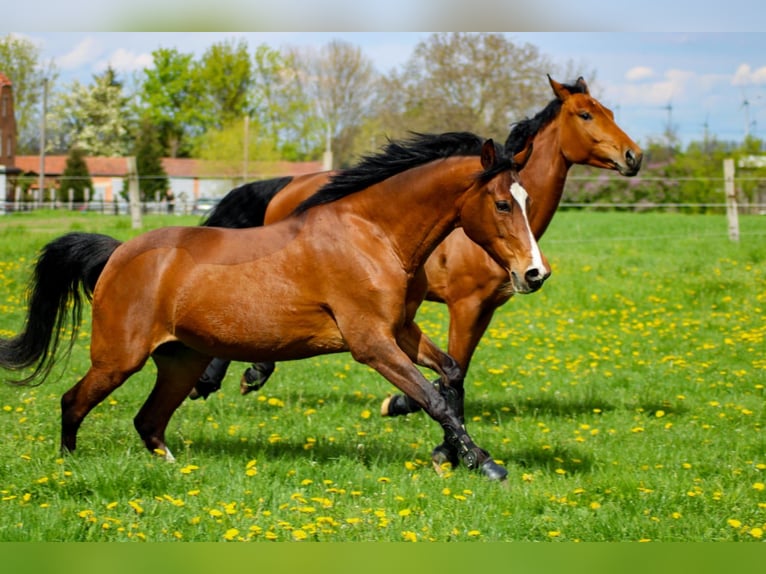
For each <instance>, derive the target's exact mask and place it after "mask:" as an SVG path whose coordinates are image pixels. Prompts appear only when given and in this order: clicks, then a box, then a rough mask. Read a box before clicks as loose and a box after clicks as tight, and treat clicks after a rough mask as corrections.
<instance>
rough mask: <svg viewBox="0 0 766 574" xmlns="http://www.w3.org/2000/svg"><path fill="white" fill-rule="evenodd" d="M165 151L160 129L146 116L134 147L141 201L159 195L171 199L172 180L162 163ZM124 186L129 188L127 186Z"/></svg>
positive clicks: (161, 197)
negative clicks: (169, 178)
mask: <svg viewBox="0 0 766 574" xmlns="http://www.w3.org/2000/svg"><path fill="white" fill-rule="evenodd" d="M163 151H164V150H163V147H162V144H161V143H160V134H159V130H158V129H157V128H156V127H155V125H154V123H153V122H152V121H151V120H150V119H149V118H144V119H143V120H142V121H141V124H140V127H139V130H138V133H137V135H136V139H135V147H134V149H133V153H134V155H135V157H136V169H137V171H138V185H139V189H140V192H141V201H154V200H155V198H156V197H157V196H159V198H160V199H161V200H162V199H170V197H169V195H168V192H169V190H170V182H169V181H168V175H167V172H165V168H164V167H163V165H162V157H163V155H164V153H163ZM124 187H125V189H127V187H126V186H124Z"/></svg>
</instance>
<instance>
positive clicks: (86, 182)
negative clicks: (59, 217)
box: [58, 146, 93, 203]
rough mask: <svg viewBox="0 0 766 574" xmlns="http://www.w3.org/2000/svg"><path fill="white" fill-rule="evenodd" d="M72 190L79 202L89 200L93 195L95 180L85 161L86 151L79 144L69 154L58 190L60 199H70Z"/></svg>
mask: <svg viewBox="0 0 766 574" xmlns="http://www.w3.org/2000/svg"><path fill="white" fill-rule="evenodd" d="M70 190H72V191H73V192H74V193H73V196H72V199H73V201H75V202H78V203H82V202H84V201H89V200H90V199H91V197H92V196H93V181H92V180H91V178H90V172H89V171H88V166H87V164H86V163H85V151H84V150H83V149H82V148H79V147H77V146H73V147H72V149H70V150H69V155H68V156H67V160H66V166H65V167H64V173H63V174H62V176H61V186H60V187H59V192H58V198H59V201H69V191H70Z"/></svg>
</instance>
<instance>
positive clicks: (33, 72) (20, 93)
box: [0, 34, 56, 154]
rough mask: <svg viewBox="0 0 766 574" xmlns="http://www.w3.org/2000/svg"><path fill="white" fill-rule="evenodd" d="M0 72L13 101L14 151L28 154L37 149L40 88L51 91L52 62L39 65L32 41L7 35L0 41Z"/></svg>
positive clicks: (38, 141) (52, 78) (37, 52)
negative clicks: (10, 86) (6, 82)
mask: <svg viewBox="0 0 766 574" xmlns="http://www.w3.org/2000/svg"><path fill="white" fill-rule="evenodd" d="M0 72H2V73H3V74H5V75H6V76H7V77H8V79H10V80H11V82H13V100H14V109H15V112H16V126H17V129H18V133H19V136H18V142H17V146H18V147H17V151H18V153H19V154H31V153H35V152H37V151H38V150H39V147H40V138H39V134H40V130H39V126H40V113H41V111H40V103H41V101H42V94H43V85H44V82H45V79H47V80H48V89H49V90H50V89H51V88H52V85H53V82H54V81H55V78H56V71H55V68H54V66H53V64H52V63H50V64H48V65H43V64H41V62H40V47H39V46H37V45H36V44H34V43H33V42H32V41H31V40H28V39H26V38H23V37H20V36H16V35H14V34H8V35H6V36H3V37H2V38H0Z"/></svg>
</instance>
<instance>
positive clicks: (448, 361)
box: [443, 355, 465, 382]
mask: <svg viewBox="0 0 766 574" xmlns="http://www.w3.org/2000/svg"><path fill="white" fill-rule="evenodd" d="M445 357H446V358H445V360H444V367H443V368H444V376H445V377H447V379H448V380H449V381H451V382H452V381H462V380H463V379H464V378H465V373H464V372H463V368H462V367H461V366H460V363H458V362H457V361H456V360H455V359H453V358H452V356H451V355H445Z"/></svg>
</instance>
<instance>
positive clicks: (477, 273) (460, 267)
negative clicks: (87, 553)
mask: <svg viewBox="0 0 766 574" xmlns="http://www.w3.org/2000/svg"><path fill="white" fill-rule="evenodd" d="M548 81H549V83H550V86H551V89H552V91H553V94H554V99H553V100H551V101H550V102H549V103H548V104H547V105H546V106H545V107H544V108H543V109H542V110H541V111H539V112H538V113H537V114H536V115H535V116H534V117H532V118H529V119H525V120H523V121H521V122H518V123H516V124H515V125H514V126H513V128H512V130H511V132H510V134H509V135H508V138H507V140H506V142H505V147H506V153H518V152H519V151H520V150H522V149H523V148H524V147H526V146H527V145H528V143H529V142H530V141H531V142H532V144H533V151H532V155H531V156H530V158H529V160H528V161H527V162H526V164H525V165H524V167H523V168H522V170H521V176H522V180H523V183H524V187H525V189H526V190H527V192H528V193H529V197H530V208H529V217H530V225H531V227H532V231H533V232H534V234H535V237H536V238H537V239H538V240H539V239H540V238H541V237H542V235H543V233H544V232H545V230H546V229H547V227H548V225H549V223H550V222H551V220H552V218H553V215H554V214H555V212H556V209H557V208H558V205H559V202H560V200H561V196H562V194H563V191H564V184H565V183H566V178H567V174H568V173H569V170H570V168H571V167H572V165H575V164H580V165H588V166H592V167H597V168H601V169H606V170H613V171H616V172H618V173H620V174H621V175H624V176H628V177H630V176H634V175H636V174H637V173H638V171H639V169H640V167H641V161H642V157H643V154H642V151H641V148H640V147H639V146H638V145H637V144H636V143H635V142H634V141H633V140H632V139H631V138H630V137H629V136H628V135H627V134H626V133H625V132H624V131H623V130H622V129H621V128H620V127H619V126H618V125H617V123H615V121H614V114H613V113H612V112H611V110H609V109H608V108H606V107H605V106H604V105H603V104H601V102H599V101H598V100H597V99H596V98H594V97H593V96H592V95H591V94H590V93H589V90H588V86H587V84H586V83H585V81H584V80H583V79H582V78H578V80H577V81H576V82H574V83H573V84H571V85H566V84H561V83H559V82H556V81H555V80H553V79H551V78H550V76H549V77H548ZM331 175H332V174H331V173H329V172H320V173H316V174H311V175H305V176H300V177H295V178H281V179H274V180H267V181H257V182H253V183H249V184H246V185H243V186H241V187H239V188H237V189H235V190H232V191H231V192H229V193H228V194H227V195H226V196H225V197H224V198H223V199H222V200H221V202H220V203H219V204H218V206H217V207H216V209H215V210H214V211H213V212H212V213H211V214H210V216H209V217H208V219H207V220H206V221H205V223H204V225H210V226H220V227H250V226H254V225H263V224H264V223H267V224H268V223H271V222H274V221H278V220H280V219H282V218H284V217H287V216H288V215H289V214H290V212H291V211H292V210H293V209H294V207H295V206H296V205H297V204H298V203H299V202H300V201H302V200H303V199H305V198H306V197H308V196H309V195H311V194H312V193H314V192H315V191H316V190H317V189H318V188H319V187H321V186H322V185H324V183H325V182H326V181H327V180H328V179H329V178H330V177H331ZM425 273H426V277H427V281H428V287H427V293H426V299H428V300H432V301H438V302H442V303H445V304H446V305H447V308H448V311H449V318H450V322H449V339H448V347H447V352H448V353H449V354H450V355H451V356H452V357H454V358H455V360H457V362H458V364H459V365H460V366H461V367H462V368H463V369H464V370H465V371H467V370H468V367H469V364H470V362H471V358H472V356H473V354H474V351H475V350H476V346H477V345H478V343H479V341H480V339H481V337H482V336H483V335H484V333H485V331H486V329H487V327H488V326H489V324H490V321H491V320H492V317H493V315H494V312H495V310H496V309H497V308H498V307H500V306H501V305H503V304H504V303H506V302H507V301H508V300H509V299H510V298H511V297H512V295H513V289H512V288H511V286H510V283H509V276H508V274H507V273H506V271H505V270H504V269H503V268H502V266H500V265H498V264H497V263H496V262H495V261H493V260H492V258H491V257H489V256H488V255H487V254H486V253H485V252H484V251H483V250H482V249H481V248H480V247H479V246H477V245H476V244H475V243H474V242H473V241H471V240H470V238H469V237H467V236H466V234H465V232H464V231H463V230H461V229H456V230H454V231H453V232H452V233H451V234H450V235H449V236H448V237H447V238H446V239H445V241H444V242H443V243H441V244H440V245H439V246H438V247H436V249H435V250H434V252H433V254H432V255H431V256H430V257H429V258H428V260H427V261H426V264H425ZM227 367H228V361H225V360H218V359H217V360H214V361H213V362H212V363H211V364H210V366H209V368H208V370H207V371H206V373H205V375H204V376H203V378H202V379H201V380H200V382H199V383H198V385H197V388H196V389H195V391H194V392H193V393H192V398H195V397H197V396H207V395H208V394H209V393H210V392H213V391H214V390H216V389H217V388H219V387H220V383H221V380H222V379H223V376H224V374H225V372H226V368H227ZM273 370H274V363H273V362H267V363H258V364H254V365H252V367H250V368H248V369H247V370H246V371H245V374H244V375H243V377H242V383H241V390H242V393H243V394H245V393H247V392H249V391H251V390H255V389H257V388H260V387H261V386H262V385H263V384H264V383H265V382H266V379H268V377H269V375H270V374H271V373H272V372H273ZM456 392H457V394H458V395H459V396H458V397H457V398H456V400H457V401H458V402H460V403H462V395H463V390H462V388H460V389H458V390H457V391H456ZM419 408H420V407H419V405H418V404H417V402H416V401H413V400H410V399H408V398H407V397H406V396H404V395H395V396H393V397H389V398H387V399H386V400H385V401H384V402H383V404H382V405H381V412H382V414H383V415H388V416H393V415H400V414H406V413H410V412H414V411H416V410H419ZM458 409H459V410H461V412H462V406H460V407H458ZM439 450H440V451H441V450H442V449H439ZM439 456H441V454H440V455H439ZM450 458H452V460H453V461H454V457H450Z"/></svg>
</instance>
